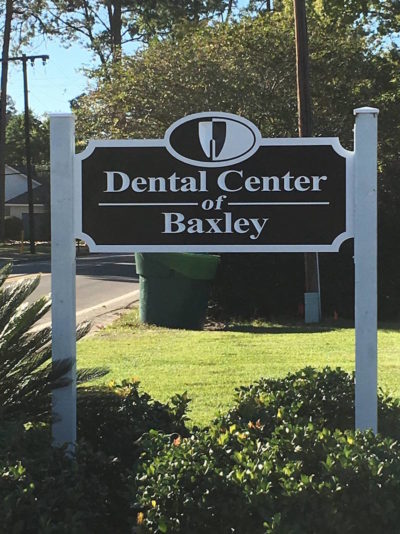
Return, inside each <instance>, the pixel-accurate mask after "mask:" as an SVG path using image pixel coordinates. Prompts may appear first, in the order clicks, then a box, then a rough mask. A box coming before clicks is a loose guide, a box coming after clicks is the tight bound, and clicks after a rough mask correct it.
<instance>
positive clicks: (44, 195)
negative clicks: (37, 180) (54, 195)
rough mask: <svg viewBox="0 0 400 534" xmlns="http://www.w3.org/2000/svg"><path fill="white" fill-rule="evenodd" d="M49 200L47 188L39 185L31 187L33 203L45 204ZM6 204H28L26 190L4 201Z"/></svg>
mask: <svg viewBox="0 0 400 534" xmlns="http://www.w3.org/2000/svg"><path fill="white" fill-rule="evenodd" d="M48 202H49V191H48V189H47V188H46V187H45V186H43V185H41V186H39V187H35V188H34V189H33V203H34V204H47V203H48ZM5 204H6V206H10V205H11V206H12V205H16V204H17V205H18V204H19V205H21V204H29V201H28V192H27V191H26V192H25V193H22V194H21V195H18V196H16V197H13V198H10V199H9V200H7V201H6V203H5Z"/></svg>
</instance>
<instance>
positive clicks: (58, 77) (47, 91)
mask: <svg viewBox="0 0 400 534" xmlns="http://www.w3.org/2000/svg"><path fill="white" fill-rule="evenodd" d="M21 53H25V54H26V55H41V54H47V55H48V56H49V60H48V61H47V62H46V65H44V66H43V64H42V61H41V60H36V62H35V64H34V66H32V65H31V64H30V62H28V91H29V92H28V98H29V107H30V109H32V111H33V112H34V113H35V114H36V115H43V114H45V113H66V112H69V111H70V105H69V101H70V100H71V99H72V98H74V97H76V96H78V95H79V94H81V93H82V92H83V91H84V90H85V87H86V78H85V76H84V74H83V73H82V72H81V69H82V67H84V66H86V67H88V66H90V65H93V56H92V54H91V53H90V52H89V51H88V50H86V49H84V48H83V47H82V46H79V45H78V44H74V45H73V46H71V47H70V48H65V47H64V46H63V45H61V43H60V42H59V41H58V40H56V39H54V40H51V41H50V40H47V41H45V40H44V39H43V38H38V39H35V40H34V42H33V43H32V45H31V46H30V47H25V48H24V49H23V50H21ZM18 55H19V54H18ZM8 94H9V96H11V98H12V99H13V100H14V102H15V105H16V108H17V111H18V112H22V111H23V109H24V95H23V77H22V64H21V62H10V69H9V81H8Z"/></svg>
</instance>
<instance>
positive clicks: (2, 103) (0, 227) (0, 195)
mask: <svg viewBox="0 0 400 534" xmlns="http://www.w3.org/2000/svg"><path fill="white" fill-rule="evenodd" d="M13 15H14V3H13V0H6V9H5V20H4V27H3V49H2V54H1V82H0V83H1V95H0V241H4V237H5V202H6V176H5V172H6V170H5V167H6V155H5V148H6V121H7V81H8V54H9V50H10V41H11V25H12V19H13Z"/></svg>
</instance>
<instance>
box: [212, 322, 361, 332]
mask: <svg viewBox="0 0 400 534" xmlns="http://www.w3.org/2000/svg"><path fill="white" fill-rule="evenodd" d="M347 328H354V324H353V323H352V322H351V321H346V322H345V321H340V322H335V323H333V324H329V323H324V324H309V325H306V324H304V323H290V322H287V323H279V324H271V325H269V324H254V323H241V324H240V323H233V324H227V325H225V326H224V327H223V328H221V330H224V331H225V332H243V333H248V334H318V333H321V332H333V331H335V330H341V329H347Z"/></svg>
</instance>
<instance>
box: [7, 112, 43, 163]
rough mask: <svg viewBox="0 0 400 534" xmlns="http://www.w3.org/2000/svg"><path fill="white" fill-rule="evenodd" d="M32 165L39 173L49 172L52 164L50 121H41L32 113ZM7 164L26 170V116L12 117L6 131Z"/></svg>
mask: <svg viewBox="0 0 400 534" xmlns="http://www.w3.org/2000/svg"><path fill="white" fill-rule="evenodd" d="M30 126H31V128H30V134H31V152H32V165H33V166H34V167H35V169H36V170H37V171H48V170H49V164H50V131H49V120H48V119H47V118H45V119H43V120H42V119H40V118H39V117H37V116H35V115H34V114H33V113H32V112H30ZM6 155H7V163H8V164H9V165H11V166H12V167H17V168H25V164H26V161H25V160H26V158H25V132H24V114H23V113H19V114H15V115H12V116H11V117H10V119H9V121H8V124H7V130H6Z"/></svg>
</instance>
